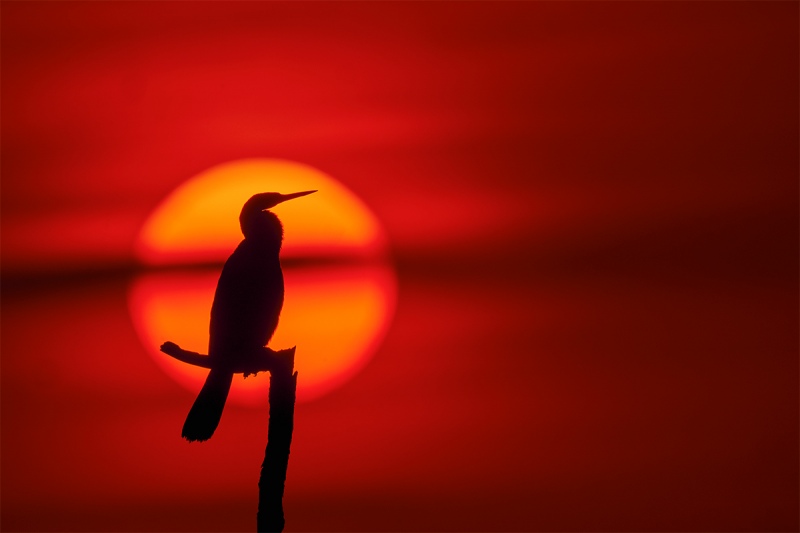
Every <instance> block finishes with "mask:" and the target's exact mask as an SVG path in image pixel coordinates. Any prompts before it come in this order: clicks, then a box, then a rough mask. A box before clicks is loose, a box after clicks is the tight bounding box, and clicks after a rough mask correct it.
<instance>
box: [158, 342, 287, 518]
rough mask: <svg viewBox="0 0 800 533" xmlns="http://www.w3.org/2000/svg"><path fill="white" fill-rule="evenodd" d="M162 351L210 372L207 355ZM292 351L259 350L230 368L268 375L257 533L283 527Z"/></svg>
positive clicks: (168, 346)
mask: <svg viewBox="0 0 800 533" xmlns="http://www.w3.org/2000/svg"><path fill="white" fill-rule="evenodd" d="M161 351H162V352H164V353H165V354H167V355H169V356H170V357H174V358H175V359H177V360H178V361H182V362H184V363H188V364H190V365H195V366H199V367H203V368H209V369H210V368H211V366H212V364H211V358H210V357H209V356H208V355H206V354H201V353H197V352H190V351H188V350H184V349H183V348H181V347H180V346H178V345H177V344H175V343H174V342H165V343H164V344H162V345H161ZM294 352H295V348H289V349H288V350H279V351H277V352H276V351H275V350H271V349H270V348H260V349H258V350H256V351H254V352H253V353H250V354H244V355H243V357H242V361H241V362H240V363H238V364H237V365H236V366H234V367H233V372H234V373H242V374H244V375H245V377H246V376H248V375H249V374H256V373H258V372H264V371H269V373H270V378H269V427H268V430H267V449H266V450H265V451H264V462H263V463H261V475H260V477H259V479H258V513H257V514H256V527H257V530H258V532H259V533H262V532H267V531H270V532H281V531H283V527H284V525H285V523H286V522H285V519H284V515H283V490H284V487H285V485H286V470H287V468H288V466H289V447H290V445H291V444H292V431H293V430H294V403H295V399H296V397H297V372H295V371H294Z"/></svg>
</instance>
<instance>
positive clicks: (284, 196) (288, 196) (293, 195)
mask: <svg viewBox="0 0 800 533" xmlns="http://www.w3.org/2000/svg"><path fill="white" fill-rule="evenodd" d="M312 192H317V191H303V192H293V193H291V194H282V195H281V200H280V201H281V202H285V201H286V200H291V199H292V198H300V197H301V196H305V195H307V194H311V193H312Z"/></svg>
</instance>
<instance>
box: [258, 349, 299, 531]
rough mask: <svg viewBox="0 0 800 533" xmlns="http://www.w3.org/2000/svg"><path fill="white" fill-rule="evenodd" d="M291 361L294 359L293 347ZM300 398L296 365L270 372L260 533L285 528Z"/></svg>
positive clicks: (259, 515) (259, 482) (259, 490)
mask: <svg viewBox="0 0 800 533" xmlns="http://www.w3.org/2000/svg"><path fill="white" fill-rule="evenodd" d="M291 352H292V356H291V358H290V359H289V360H291V361H292V362H293V361H294V348H292V349H291ZM296 397H297V372H294V366H293V365H292V366H282V367H280V368H276V369H274V370H272V371H271V372H270V378H269V429H268V431H267V448H266V450H265V451H264V462H263V463H261V476H260V477H259V479H258V514H257V515H256V528H257V531H258V532H259V533H262V532H267V531H276V532H281V531H283V526H284V525H285V519H284V516H283V490H284V486H285V484H286V470H287V468H288V466H289V446H290V445H291V444H292V430H293V429H294V403H295V399H296Z"/></svg>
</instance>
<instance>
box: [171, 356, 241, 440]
mask: <svg viewBox="0 0 800 533" xmlns="http://www.w3.org/2000/svg"><path fill="white" fill-rule="evenodd" d="M232 381H233V374H232V373H230V372H226V371H224V370H216V369H212V370H211V372H209V373H208V377H207V378H206V382H205V383H204V384H203V388H202V389H200V394H198V395H197V399H196V400H195V401H194V405H192V408H191V410H190V411H189V415H188V416H187V417H186V422H185V423H184V424H183V432H182V433H181V435H182V436H183V438H184V439H186V440H188V441H189V442H192V441H196V440H199V441H203V440H208V439H210V438H211V435H213V434H214V430H215V429H217V426H218V425H219V420H220V418H222V409H223V408H224V407H225V400H226V399H227V398H228V391H229V390H230V389H231V382H232Z"/></svg>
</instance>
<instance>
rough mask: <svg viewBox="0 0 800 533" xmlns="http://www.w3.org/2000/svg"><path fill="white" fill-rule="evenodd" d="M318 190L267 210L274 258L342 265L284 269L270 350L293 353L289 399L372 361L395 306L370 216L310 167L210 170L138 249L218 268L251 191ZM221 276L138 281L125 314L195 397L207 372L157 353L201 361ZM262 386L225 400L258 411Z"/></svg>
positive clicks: (273, 163)
mask: <svg viewBox="0 0 800 533" xmlns="http://www.w3.org/2000/svg"><path fill="white" fill-rule="evenodd" d="M302 190H318V191H319V192H318V193H317V194H314V195H310V196H308V197H303V198H302V199H298V200H296V201H291V202H287V203H286V204H281V205H280V206H279V207H277V208H276V209H275V212H276V214H278V216H279V217H280V218H281V221H282V222H283V225H284V233H285V239H284V245H283V250H282V252H281V255H282V257H287V256H289V257H302V258H305V259H309V260H311V261H312V263H313V260H314V259H318V258H328V257H346V258H349V259H350V260H349V261H346V262H344V263H341V264H338V263H337V265H336V266H330V265H328V266H310V267H304V268H284V277H285V286H286V296H285V301H284V308H283V311H282V313H281V318H280V322H279V324H278V329H277V330H276V332H275V335H274V336H273V338H272V340H271V341H270V342H269V346H270V347H271V348H273V349H276V350H277V349H284V348H290V347H292V346H297V347H298V351H297V354H298V355H297V358H296V360H295V368H296V369H297V371H298V372H299V374H300V376H301V377H300V379H299V380H298V390H297V397H298V400H299V401H307V400H311V399H313V398H316V397H318V396H320V395H322V394H325V393H326V392H328V391H330V390H332V389H333V388H335V387H337V386H338V385H340V384H342V383H343V382H344V381H346V380H347V379H348V378H349V377H351V376H352V375H354V374H355V373H356V372H357V371H358V370H359V369H361V368H362V367H363V366H364V364H365V363H366V362H367V361H368V359H369V358H370V357H371V356H372V354H373V353H374V351H375V348H376V347H377V345H378V343H379V342H380V340H381V339H382V338H383V335H384V333H385V331H386V329H387V328H388V324H389V321H390V319H391V315H392V313H393V309H394V300H395V280H394V273H393V270H392V268H391V266H389V264H388V262H387V261H386V258H385V238H384V236H383V232H382V230H381V228H380V225H379V223H378V221H377V219H376V218H375V217H374V216H373V215H372V213H371V212H370V211H369V210H368V209H367V208H366V206H364V204H363V203H362V202H361V201H360V200H359V199H358V198H357V197H356V196H355V195H354V194H353V193H352V192H350V191H349V190H348V189H346V188H345V187H344V186H343V185H342V184H340V183H339V182H337V181H336V180H334V179H333V178H331V177H329V176H327V175H325V174H323V173H321V172H319V171H317V170H314V169H312V168H310V167H308V166H305V165H300V164H296V163H291V162H288V161H282V160H270V159H249V160H242V161H235V162H232V163H227V164H223V165H219V166H216V167H214V168H212V169H210V170H208V171H206V172H203V173H201V174H200V175H198V176H196V177H195V178H193V179H191V180H189V181H188V182H186V183H184V184H183V185H181V186H180V187H178V188H177V189H176V190H175V191H174V192H173V193H172V194H170V195H169V196H168V197H167V198H166V199H165V200H164V201H163V202H162V203H161V204H160V205H159V206H158V207H157V208H156V210H155V211H154V212H153V214H152V215H151V217H150V218H149V219H148V220H147V222H146V223H145V225H144V227H143V228H142V231H141V234H140V238H139V242H138V248H137V252H138V254H139V257H140V258H141V260H142V261H143V262H144V263H146V264H149V265H153V266H158V265H168V264H179V265H185V266H187V267H188V266H191V265H192V264H193V263H195V264H196V263H200V262H216V263H220V264H221V263H222V262H223V261H224V260H225V259H226V258H227V257H228V255H230V253H231V252H232V251H233V250H234V248H235V247H236V246H237V244H238V243H239V242H240V241H241V239H242V234H241V231H240V229H239V224H238V216H239V211H240V210H241V207H242V205H243V204H244V202H245V201H246V200H247V199H248V198H249V197H250V196H252V195H253V194H255V193H258V192H268V191H275V192H283V193H290V192H295V191H302ZM219 273H220V268H212V269H205V270H201V271H198V270H196V269H190V270H189V269H187V270H180V271H170V272H159V271H153V272H148V273H146V274H144V275H141V276H139V277H138V278H136V279H135V280H134V282H133V283H132V285H131V289H130V292H129V308H130V312H131V317H132V320H133V322H134V325H135V327H136V330H137V332H138V334H139V337H140V338H141V340H142V343H143V345H144V347H145V349H146V351H147V352H148V353H149V354H150V355H151V356H152V357H153V358H154V359H155V360H156V362H157V363H158V365H159V366H160V367H161V368H162V369H163V370H164V371H165V372H166V373H167V374H168V375H170V376H172V377H173V378H174V379H175V380H176V381H178V382H179V383H181V384H182V385H184V386H186V387H187V388H188V389H190V390H191V391H193V392H196V391H197V390H199V389H200V387H201V386H202V383H203V381H204V380H205V378H206V375H207V374H208V370H206V369H204V368H200V367H195V366H191V365H187V364H185V363H181V362H179V361H177V360H175V359H173V358H171V357H169V356H167V355H166V354H164V353H162V352H161V351H159V346H160V345H161V344H162V343H163V342H165V341H168V340H169V341H172V342H175V343H177V344H179V345H180V346H181V347H182V348H185V349H187V350H191V351H196V352H200V353H207V352H208V322H209V316H210V310H211V304H212V302H213V299H214V290H215V288H216V284H217V279H218V278H219ZM267 385H268V382H267V380H266V379H263V378H249V379H247V380H245V379H244V378H243V377H242V376H241V375H237V376H236V377H235V379H234V383H233V387H232V389H231V393H230V401H231V402H233V403H238V404H246V405H263V404H264V402H265V400H266V391H267Z"/></svg>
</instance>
